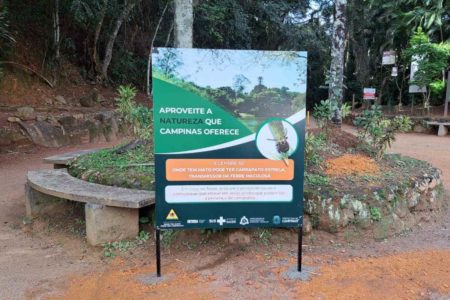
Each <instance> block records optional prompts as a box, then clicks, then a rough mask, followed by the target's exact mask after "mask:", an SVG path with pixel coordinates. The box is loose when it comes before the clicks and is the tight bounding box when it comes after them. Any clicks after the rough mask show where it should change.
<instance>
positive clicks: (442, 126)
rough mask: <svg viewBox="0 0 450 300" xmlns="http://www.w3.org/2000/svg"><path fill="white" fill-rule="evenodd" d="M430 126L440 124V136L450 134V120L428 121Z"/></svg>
mask: <svg viewBox="0 0 450 300" xmlns="http://www.w3.org/2000/svg"><path fill="white" fill-rule="evenodd" d="M427 125H428V126H438V136H446V135H447V134H448V128H447V127H446V126H448V127H450V122H439V121H428V122H427Z"/></svg>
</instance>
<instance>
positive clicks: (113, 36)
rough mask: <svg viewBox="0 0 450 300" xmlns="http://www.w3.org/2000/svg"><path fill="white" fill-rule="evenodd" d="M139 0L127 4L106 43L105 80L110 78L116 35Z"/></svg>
mask: <svg viewBox="0 0 450 300" xmlns="http://www.w3.org/2000/svg"><path fill="white" fill-rule="evenodd" d="M139 1H140V0H137V1H133V2H129V3H128V4H126V6H125V8H124V9H123V11H122V13H121V14H120V16H119V17H118V18H117V20H116V24H115V25H114V29H113V32H112V33H111V35H110V37H109V40H108V43H107V44H106V49H105V57H104V58H103V65H102V76H103V79H104V80H107V79H108V68H109V64H110V63H111V58H112V52H113V48H114V43H115V41H116V37H117V34H118V33H119V30H120V27H122V24H123V22H124V21H125V20H126V18H127V17H128V15H129V14H130V12H131V10H132V9H133V8H134V7H135V6H136V4H137V3H138V2H139Z"/></svg>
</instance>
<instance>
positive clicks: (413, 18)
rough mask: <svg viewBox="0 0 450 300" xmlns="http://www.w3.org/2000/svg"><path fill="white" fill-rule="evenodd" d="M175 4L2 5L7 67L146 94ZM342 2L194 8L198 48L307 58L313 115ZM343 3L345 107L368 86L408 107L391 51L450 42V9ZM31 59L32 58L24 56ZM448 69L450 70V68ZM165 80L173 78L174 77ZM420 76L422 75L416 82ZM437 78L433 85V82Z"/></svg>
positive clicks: (230, 0) (411, 0) (200, 3)
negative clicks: (385, 58) (73, 74)
mask: <svg viewBox="0 0 450 300" xmlns="http://www.w3.org/2000/svg"><path fill="white" fill-rule="evenodd" d="M175 2H176V1H171V0H153V1H150V0H44V1H31V0H23V1H12V0H3V1H2V2H0V6H1V7H0V47H1V51H0V60H10V61H18V62H20V63H25V64H28V63H29V62H30V61H40V62H42V63H41V64H39V65H36V66H32V67H34V68H38V70H36V71H40V72H42V73H48V74H57V73H58V72H54V71H52V70H54V69H55V68H58V67H60V65H61V63H62V62H68V63H71V64H73V65H75V66H77V68H78V69H79V72H80V74H81V75H82V76H83V77H84V78H85V79H86V80H88V81H96V82H99V81H101V82H103V83H106V84H110V85H113V86H115V85H119V84H133V85H134V86H136V87H137V88H138V89H140V90H145V88H146V71H147V61H148V57H149V53H150V51H151V49H152V47H153V46H155V47H158V46H168V47H172V46H174V45H175V33H174V31H175V29H174V27H176V26H175V25H176V24H174V23H175V21H174V20H175V18H174V16H175ZM336 2H337V1H331V0H301V1H298V0H281V1H278V0H277V1H275V0H258V1H234V0H220V1H219V0H197V1H193V2H192V3H193V5H192V6H193V16H194V21H193V46H194V47H198V48H222V49H260V50H299V51H300V50H302V51H307V52H308V90H307V104H308V106H309V107H312V106H313V105H314V104H315V103H318V102H320V101H321V100H324V99H327V98H328V97H329V96H328V84H329V83H330V82H331V81H330V79H332V77H331V78H330V75H332V74H330V70H333V69H332V68H331V69H330V64H331V61H332V59H331V58H332V56H331V49H332V35H333V24H334V23H335V17H336V15H337V14H336V13H337V12H339V11H337V9H336V5H335V3H336ZM341 2H343V3H345V4H344V5H345V24H344V25H345V29H344V31H343V36H342V38H343V40H342V45H340V46H339V47H341V48H342V49H341V50H342V55H343V60H342V62H341V64H343V70H344V71H343V72H344V73H343V86H342V88H341V89H342V91H343V93H342V100H343V101H344V102H345V101H349V100H350V99H351V96H352V95H353V94H355V96H356V98H357V99H360V98H361V96H362V89H363V87H369V86H370V87H376V88H377V90H378V91H379V94H380V96H381V102H382V103H390V104H396V103H398V101H403V102H404V104H406V103H408V101H409V98H408V93H407V92H405V91H406V90H407V87H408V77H409V68H410V67H409V63H410V61H408V60H405V59H402V60H401V59H398V60H397V61H398V62H397V67H398V72H399V74H398V77H396V78H392V77H390V72H391V66H387V67H386V66H382V65H381V59H382V55H383V51H387V50H395V51H396V53H397V57H398V58H402V57H410V58H411V55H410V52H411V50H408V49H410V48H411V44H410V41H411V38H412V37H413V36H414V35H415V34H416V32H417V30H418V28H422V33H421V34H422V35H424V36H426V38H427V39H428V41H429V44H430V45H431V44H432V43H436V44H440V43H445V42H448V41H449V38H450V1H443V0H436V1H430V0H396V1H389V0H387V1H386V0H383V1H382V0H362V1H361V0H348V1H341ZM25 49H26V51H28V52H30V53H29V54H26V55H24V53H25V52H26V51H25ZM433 49H434V48H433ZM58 53H60V54H58ZM28 56H34V58H35V59H34V60H31V59H28ZM447 65H448V62H447ZM441 67H444V68H445V67H446V62H445V60H443V61H442V65H439V68H441ZM166 72H167V73H168V74H169V73H170V72H171V70H170V69H168V70H166ZM421 72H422V73H423V72H425V71H424V69H423V70H422V71H421ZM422 73H420V72H419V73H418V74H419V75H418V77H417V78H418V79H416V80H419V79H420V78H421V75H420V74H422ZM433 74H434V73H433ZM55 76H56V75H55ZM438 77H439V76H437V75H436V76H434V75H433V78H434V82H436V80H437V78H438ZM55 82H56V80H55ZM245 84H246V81H245V78H241V77H239V76H237V77H236V81H235V86H234V91H228V92H230V93H231V92H234V93H238V94H239V93H242V91H243V86H244V85H245ZM223 92H224V93H228V92H226V91H223ZM399 95H400V96H399ZM258 97H265V96H264V95H259V96H258ZM429 100H430V101H431V103H434V104H440V103H441V102H442V100H443V91H439V90H438V89H435V93H433V94H431V95H429Z"/></svg>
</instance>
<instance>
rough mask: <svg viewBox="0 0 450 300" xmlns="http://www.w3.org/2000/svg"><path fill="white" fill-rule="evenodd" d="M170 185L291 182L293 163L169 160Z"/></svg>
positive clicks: (240, 160) (258, 160)
mask: <svg viewBox="0 0 450 300" xmlns="http://www.w3.org/2000/svg"><path fill="white" fill-rule="evenodd" d="M166 178H167V180H168V181H238V180H239V181H247V180H248V181H255V180H279V181H283V180H292V179H294V161H293V160H292V159H288V160H285V161H284V160H270V159H168V160H167V161H166Z"/></svg>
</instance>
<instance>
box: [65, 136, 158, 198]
mask: <svg viewBox="0 0 450 300" xmlns="http://www.w3.org/2000/svg"><path fill="white" fill-rule="evenodd" d="M115 150H116V148H114V149H105V150H100V151H98V152H94V153H90V154H87V155H83V156H80V157H79V158H77V159H75V160H74V161H73V162H72V163H71V164H70V167H69V172H70V174H71V175H72V176H75V177H77V178H80V179H83V180H86V181H89V182H94V183H99V184H104V185H111V186H119V187H126V188H132V189H143V190H154V188H155V187H154V181H155V170H154V166H152V165H149V163H152V162H153V160H154V156H153V146H152V145H151V144H146V145H142V146H139V147H137V148H135V149H132V150H129V151H127V152H125V153H123V154H117V153H116V152H115Z"/></svg>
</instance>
